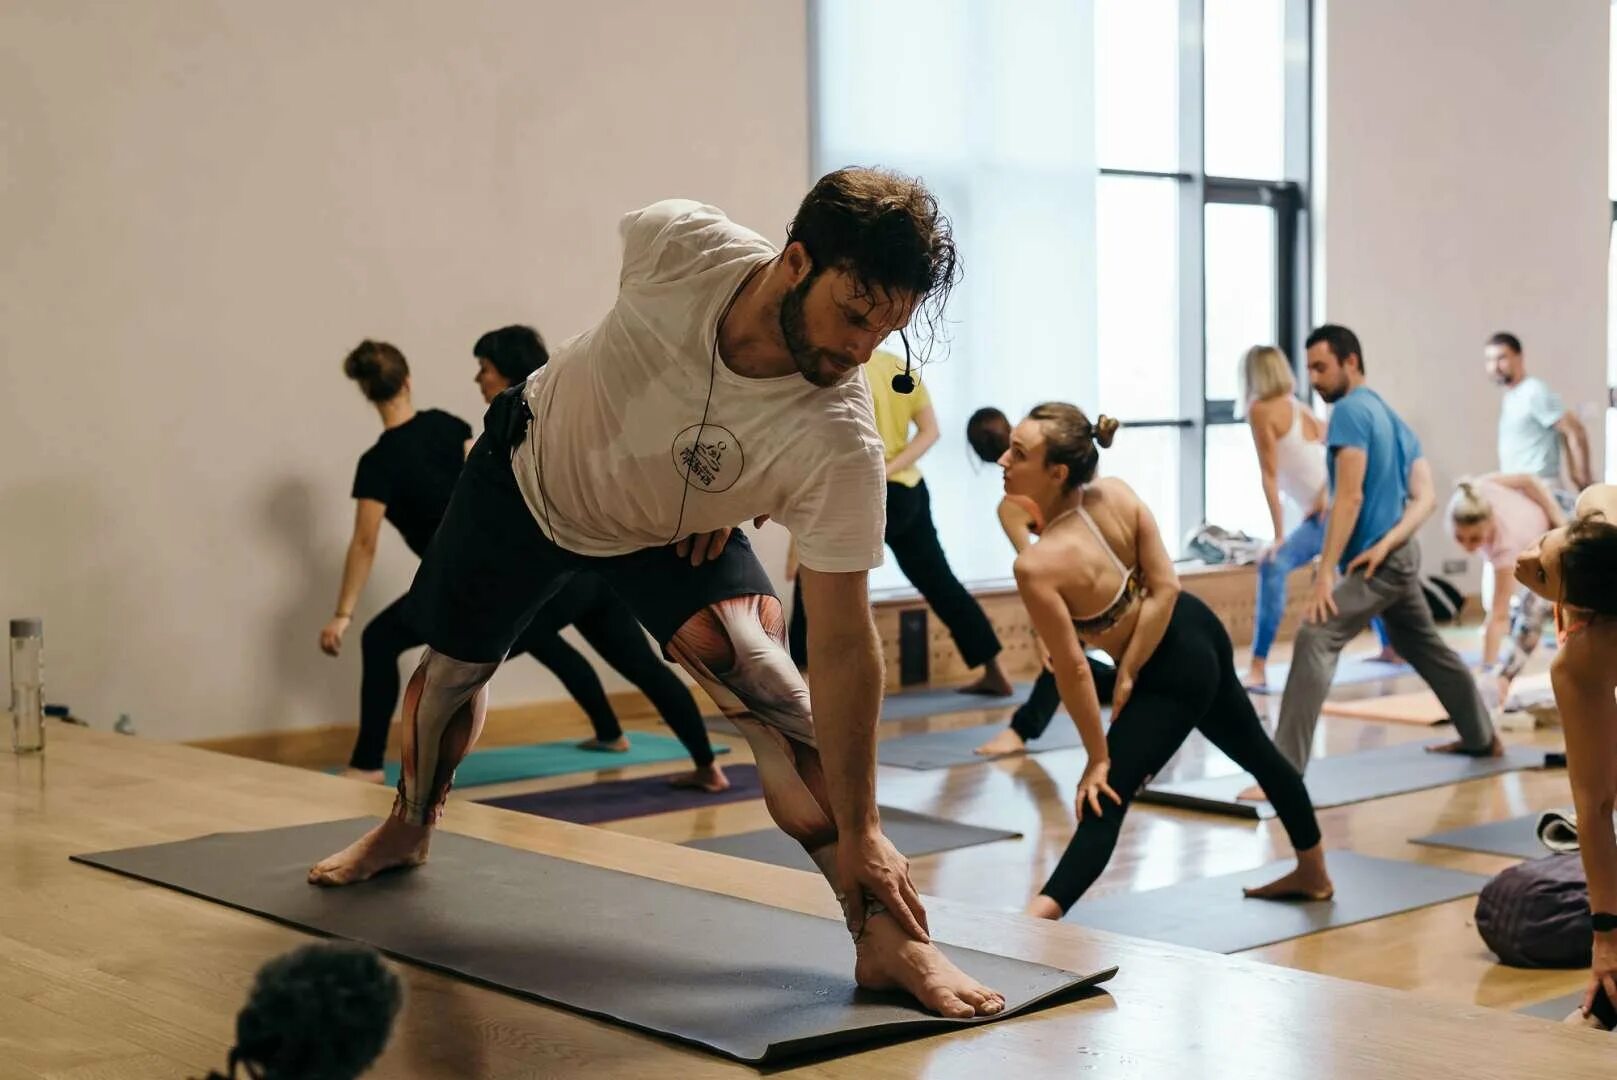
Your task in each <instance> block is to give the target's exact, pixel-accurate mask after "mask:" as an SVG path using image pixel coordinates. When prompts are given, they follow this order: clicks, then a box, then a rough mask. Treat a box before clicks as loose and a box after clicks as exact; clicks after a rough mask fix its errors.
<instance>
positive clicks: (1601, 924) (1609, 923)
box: [1589, 911, 1617, 934]
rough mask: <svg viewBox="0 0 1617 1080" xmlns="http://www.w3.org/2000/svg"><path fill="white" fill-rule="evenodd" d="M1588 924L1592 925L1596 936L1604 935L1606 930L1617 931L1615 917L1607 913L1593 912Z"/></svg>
mask: <svg viewBox="0 0 1617 1080" xmlns="http://www.w3.org/2000/svg"><path fill="white" fill-rule="evenodd" d="M1589 922H1590V923H1591V924H1593V926H1594V931H1595V933H1597V934H1604V933H1605V932H1606V931H1608V930H1617V915H1613V914H1612V913H1611V912H1609V911H1596V912H1594V913H1593V914H1591V915H1590V916H1589Z"/></svg>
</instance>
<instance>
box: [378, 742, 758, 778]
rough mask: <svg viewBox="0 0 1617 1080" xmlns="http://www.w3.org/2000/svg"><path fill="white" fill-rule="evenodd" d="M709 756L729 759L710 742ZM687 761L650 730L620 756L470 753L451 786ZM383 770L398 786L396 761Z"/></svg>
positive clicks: (502, 749)
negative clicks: (721, 756)
mask: <svg viewBox="0 0 1617 1080" xmlns="http://www.w3.org/2000/svg"><path fill="white" fill-rule="evenodd" d="M713 752H714V753H715V754H728V753H729V752H730V748H729V747H728V746H724V745H721V744H719V743H715V744H714V745H713ZM686 756H687V755H686V753H685V747H683V746H681V745H680V742H679V740H678V739H676V738H674V737H673V736H672V735H659V734H657V733H656V732H650V731H631V732H630V733H629V749H628V750H626V751H624V752H623V753H621V754H612V753H606V752H604V751H598V750H580V749H579V748H578V747H576V746H574V745H573V741H572V740H567V741H565V742H548V743H532V744H530V745H527V746H495V747H490V748H489V749H487V750H473V751H472V752H471V753H470V754H468V755H467V756H466V760H465V761H463V762H461V763H460V768H458V769H456V770H455V787H457V788H469V787H482V786H484V785H487V784H505V783H509V782H510V781H512V780H533V779H536V778H538V777H541V776H566V775H567V774H569V773H581V772H595V771H596V770H597V769H621V768H623V767H625V766H627V765H651V764H654V763H656V762H659V761H678V760H680V759H681V758H684V757H686ZM385 771H386V772H387V782H388V783H389V784H397V783H398V782H399V763H398V762H396V761H390V762H388V763H387V765H386V766H385Z"/></svg>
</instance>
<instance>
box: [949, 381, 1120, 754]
mask: <svg viewBox="0 0 1617 1080" xmlns="http://www.w3.org/2000/svg"><path fill="white" fill-rule="evenodd" d="M966 442H967V443H969V444H970V445H971V449H972V452H973V453H975V454H976V455H977V456H978V457H979V458H981V459H982V460H984V461H986V462H988V464H990V465H993V464H996V463H997V462H998V461H999V459H1000V458H1001V457H1003V456H1004V454H1005V451H1006V450H1008V449H1010V445H1011V422H1010V420H1008V419H1006V416H1005V414H1004V413H1002V412H1000V411H999V410H998V409H996V408H993V407H991V406H989V407H985V408H981V409H978V410H977V411H976V412H974V413H972V414H971V419H970V420H968V421H966ZM995 516H997V517H998V518H999V527H1000V528H1001V529H1003V530H1005V538H1006V539H1007V540H1009V541H1010V542H1011V547H1013V548H1015V549H1016V553H1017V554H1018V555H1020V554H1021V553H1022V552H1024V551H1026V550H1027V549H1028V548H1029V547H1030V546H1031V545H1032V543H1033V541H1034V540H1036V539H1038V536H1039V533H1041V532H1042V531H1044V520H1043V519H1042V518H1041V517H1040V516H1039V506H1038V504H1037V503H1035V502H1034V501H1033V500H1032V499H1029V498H1027V497H1025V496H1022V495H1007V496H1005V497H1004V498H1003V499H1001V500H1000V501H999V506H998V507H997V508H996V510H995ZM1084 659H1085V660H1087V661H1088V662H1089V674H1090V677H1091V678H1093V679H1094V680H1095V691H1096V694H1097V696H1098V697H1099V698H1100V702H1101V704H1102V705H1106V704H1109V703H1110V702H1111V700H1112V684H1113V682H1115V681H1116V679H1117V669H1116V668H1114V667H1113V666H1112V665H1111V664H1108V663H1107V662H1106V661H1105V660H1103V659H1101V658H1100V657H1097V656H1094V655H1092V654H1090V653H1085V654H1084ZM1060 707H1061V691H1060V690H1058V689H1057V688H1056V677H1055V673H1054V672H1052V671H1051V670H1050V667H1049V665H1048V664H1046V665H1045V666H1044V667H1043V668H1042V669H1040V671H1039V677H1038V678H1037V679H1035V680H1034V682H1033V689H1032V691H1030V692H1029V693H1028V696H1027V700H1026V701H1024V702H1022V704H1021V705H1020V706H1018V707H1017V710H1016V711H1015V712H1014V713H1012V714H1011V723H1010V726H1009V727H1007V728H1005V729H1004V730H1003V731H998V732H996V733H995V734H994V736H993V737H992V738H990V739H989V740H988V741H987V742H985V743H983V744H982V745H981V746H979V747H977V751H976V752H977V753H979V754H981V755H982V756H984V757H999V756H1001V755H1003V754H1019V753H1021V752H1022V751H1024V750H1026V749H1027V744H1028V743H1030V742H1032V741H1033V740H1034V739H1037V738H1038V737H1039V736H1040V735H1043V734H1044V732H1045V730H1046V729H1047V728H1049V726H1050V721H1051V720H1052V719H1053V718H1054V717H1055V714H1056V710H1057V709H1059V708H1060Z"/></svg>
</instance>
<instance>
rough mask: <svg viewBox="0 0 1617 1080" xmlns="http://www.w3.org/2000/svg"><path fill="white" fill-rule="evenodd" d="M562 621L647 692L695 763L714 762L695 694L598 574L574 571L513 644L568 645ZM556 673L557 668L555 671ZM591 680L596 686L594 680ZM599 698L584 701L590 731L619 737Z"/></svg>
mask: <svg viewBox="0 0 1617 1080" xmlns="http://www.w3.org/2000/svg"><path fill="white" fill-rule="evenodd" d="M566 626H575V627H577V628H578V632H579V634H580V636H582V637H583V638H584V640H585V641H587V642H589V644H590V648H592V649H594V650H595V651H596V652H597V653H599V654H600V655H601V659H602V660H605V661H606V662H607V663H608V664H610V665H612V669H613V670H614V671H616V672H617V673H618V674H619V675H622V676H623V677H624V678H625V679H628V680H629V681H630V682H631V683H633V684H634V686H635V689H637V690H639V691H640V692H641V693H642V694H644V695H646V697H647V699H648V700H650V702H651V704H652V705H653V706H654V707H655V708H656V710H657V711H658V712H659V713H661V714H662V718H663V722H664V723H666V724H667V725H668V726H669V727H670V728H672V729H673V732H674V734H675V735H676V736H678V738H679V741H680V742H681V743H682V744H683V745H684V747H685V749H686V751H687V752H688V753H689V754H690V755H691V760H692V761H694V762H696V764H697V766H698V767H705V766H708V765H711V764H713V744H712V743H710V742H709V741H708V737H707V727H706V725H704V724H703V723H702V711H701V710H700V709H698V708H697V707H696V699H695V698H694V697H692V696H691V692H690V690H689V689H688V688H687V687H686V685H685V683H684V682H683V681H682V680H681V679H680V677H679V676H678V675H675V674H674V672H673V670H672V669H671V668H670V667H669V666H668V665H667V664H665V663H663V662H662V659H661V657H659V656H658V655H657V652H656V650H655V649H653V648H652V647H651V643H650V642H649V641H647V640H646V634H645V631H643V630H641V629H640V622H639V620H637V619H636V618H635V617H634V613H633V612H632V611H630V610H629V606H628V605H627V604H625V603H624V602H623V601H622V600H621V599H620V598H619V597H618V594H617V593H615V592H613V591H612V587H611V586H609V585H608V584H607V583H606V581H605V580H604V579H603V578H602V577H601V575H599V574H596V573H592V572H591V571H588V570H580V571H578V572H577V573H575V574H573V576H572V577H571V578H570V579H569V580H568V582H567V584H566V585H564V586H562V589H561V591H560V592H558V593H557V594H556V595H555V597H554V598H552V599H551V601H550V602H549V603H547V604H546V605H545V606H544V607H542V608H540V609H539V614H538V615H536V616H534V620H533V622H531V623H529V624H528V628H527V629H526V630H525V631H523V633H522V636H521V637H520V638H518V639H517V644H516V649H525V650H528V651H529V652H532V651H533V645H534V644H535V643H538V642H543V641H546V640H551V641H555V642H558V643H560V644H561V645H562V646H563V647H567V646H566V642H563V641H562V640H561V638H559V637H557V636H556V635H557V633H558V632H559V631H560V630H561V629H562V628H563V627H566ZM512 651H513V652H514V651H516V650H515V649H513V650H512ZM547 663H548V661H547ZM560 674H561V673H560V672H557V675H558V676H559V675H560ZM596 686H597V687H599V686H600V682H599V680H597V681H596ZM573 696H574V697H575V698H577V697H578V695H577V694H574V695H573ZM601 701H602V706H603V707H602V708H601V709H599V710H591V709H590V708H589V706H587V705H585V711H586V712H588V713H589V715H590V726H591V727H593V728H594V729H595V737H596V738H597V739H600V740H601V741H602V742H612V741H613V740H615V739H618V738H621V737H622V735H623V729H622V728H621V727H620V726H619V725H618V718H617V714H616V713H614V712H613V711H612V706H611V705H609V704H606V695H605V694H604V693H603V694H602V695H601ZM579 704H580V705H584V702H583V701H582V700H580V701H579Z"/></svg>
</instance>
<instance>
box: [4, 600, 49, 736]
mask: <svg viewBox="0 0 1617 1080" xmlns="http://www.w3.org/2000/svg"><path fill="white" fill-rule="evenodd" d="M44 681H45V623H44V620H42V619H12V620H11V749H12V750H14V751H15V752H17V753H19V754H37V753H39V752H40V751H42V750H44V749H45V693H44Z"/></svg>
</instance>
